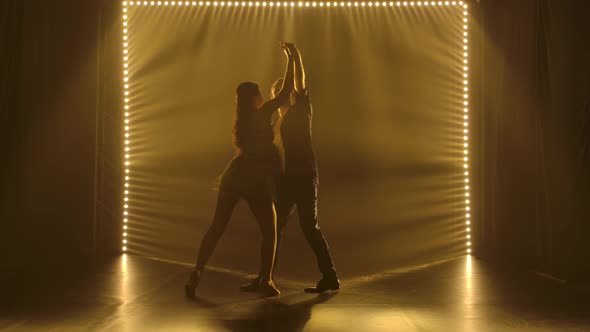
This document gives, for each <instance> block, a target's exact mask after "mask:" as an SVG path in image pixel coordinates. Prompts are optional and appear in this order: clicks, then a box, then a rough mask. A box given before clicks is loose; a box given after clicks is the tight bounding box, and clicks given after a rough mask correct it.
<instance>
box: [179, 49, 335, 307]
mask: <svg viewBox="0 0 590 332" xmlns="http://www.w3.org/2000/svg"><path fill="white" fill-rule="evenodd" d="M280 46H281V49H282V50H283V52H284V53H285V55H286V56H287V66H286V69H285V74H284V78H280V79H278V80H277V81H276V82H275V83H274V84H273V86H272V89H271V99H270V100H267V101H266V102H265V101H264V100H263V97H262V94H261V93H260V89H259V88H258V85H257V84H256V83H252V82H244V83H241V84H240V85H238V87H237V89H236V115H235V124H234V129H233V134H234V145H235V147H236V156H235V157H234V158H233V159H232V160H231V162H230V163H229V165H228V166H227V167H226V169H225V171H224V172H223V175H222V176H221V180H220V186H219V193H218V197H217V206H216V208H215V214H214V217H213V222H212V224H211V226H210V227H209V229H208V230H207V232H206V233H205V236H204V237H203V240H202V241H201V246H200V248H199V253H198V257H197V264H196V266H195V269H194V270H193V271H192V272H191V273H190V275H189V280H188V282H187V284H186V285H185V292H186V295H187V296H188V297H190V298H193V297H194V296H195V289H196V287H197V286H198V284H199V281H200V280H201V276H202V274H203V270H204V268H205V265H206V264H207V262H208V260H209V258H210V257H211V255H212V253H213V250H214V249H215V247H216V245H217V243H218V242H219V239H220V238H221V235H222V234H223V233H224V231H225V229H226V227H227V224H228V223H229V220H230V218H231V215H232V212H233V209H234V207H235V205H236V203H237V202H238V201H239V200H240V199H242V198H243V199H244V200H246V202H247V203H248V205H249V207H250V210H251V211H252V213H253V214H254V216H255V217H256V219H257V221H258V224H259V225H260V230H261V233H262V246H261V252H260V255H261V261H260V272H259V274H258V277H256V278H254V279H253V280H251V281H250V282H249V283H248V284H246V285H243V286H241V287H240V290H242V291H246V292H258V293H260V294H263V295H264V296H276V295H279V294H280V291H279V290H278V288H277V287H276V285H275V284H274V282H273V271H274V267H275V265H276V257H278V252H279V250H278V249H279V247H280V242H281V235H282V231H283V229H284V227H285V225H286V224H287V220H288V218H289V216H290V215H291V214H292V212H293V210H294V209H295V207H297V210H298V214H299V224H300V226H301V230H302V231H303V234H304V235H305V238H306V239H307V242H308V243H309V245H310V246H311V248H312V249H313V252H314V253H315V255H316V257H317V263H318V267H319V270H320V272H321V273H322V278H321V279H320V281H319V282H318V283H317V284H316V285H315V286H314V287H310V288H306V289H305V290H304V291H305V292H308V293H322V292H325V291H328V290H336V289H339V288H340V282H339V280H338V277H337V274H336V270H335V269H334V263H333V262H332V257H331V255H330V250H329V248H328V244H327V242H326V240H325V239H324V237H323V235H322V232H321V231H320V227H319V226H318V218H317V204H318V200H317V191H318V172H317V164H316V158H315V153H314V150H313V146H312V141H311V123H312V108H311V104H310V99H309V94H308V92H307V89H306V86H305V72H304V69H303V63H302V60H301V54H300V53H299V50H298V49H297V48H296V47H295V44H293V43H285V42H283V43H281V44H280ZM275 112H278V113H277V117H276V121H275V122H274V125H273V124H272V123H271V119H272V117H273V114H274V113H275Z"/></svg>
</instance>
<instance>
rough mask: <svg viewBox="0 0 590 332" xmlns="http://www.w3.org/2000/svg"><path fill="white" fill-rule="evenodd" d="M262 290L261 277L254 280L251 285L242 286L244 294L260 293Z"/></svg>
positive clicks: (241, 289)
mask: <svg viewBox="0 0 590 332" xmlns="http://www.w3.org/2000/svg"><path fill="white" fill-rule="evenodd" d="M259 290H260V277H256V278H254V279H252V280H251V281H250V282H249V283H247V284H245V285H242V286H240V291H242V292H258V291H259Z"/></svg>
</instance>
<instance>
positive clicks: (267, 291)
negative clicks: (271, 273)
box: [258, 280, 281, 297]
mask: <svg viewBox="0 0 590 332" xmlns="http://www.w3.org/2000/svg"><path fill="white" fill-rule="evenodd" d="M259 285H260V286H259V289H258V292H260V293H261V294H262V295H264V296H267V297H270V296H277V295H279V294H281V291H279V289H278V288H277V287H276V286H275V284H274V283H273V282H272V280H260V283H259Z"/></svg>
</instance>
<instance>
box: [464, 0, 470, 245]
mask: <svg viewBox="0 0 590 332" xmlns="http://www.w3.org/2000/svg"><path fill="white" fill-rule="evenodd" d="M465 9H467V5H465ZM468 14H469V13H468V12H467V10H465V11H464V12H463V113H464V114H463V120H464V122H463V169H464V172H465V173H464V175H465V225H466V228H465V234H466V235H465V237H466V239H467V241H466V247H467V248H466V251H467V254H471V206H470V204H471V197H470V196H471V194H470V193H469V190H470V182H469V72H468V71H469V65H468V63H469V59H468V58H469V52H468V51H469V45H468V44H469V39H468V36H469V32H468V28H469V26H468V24H467V23H468V19H467V16H468Z"/></svg>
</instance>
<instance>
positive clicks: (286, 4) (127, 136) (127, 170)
mask: <svg viewBox="0 0 590 332" xmlns="http://www.w3.org/2000/svg"><path fill="white" fill-rule="evenodd" d="M134 6H135V7H145V6H151V7H166V6H177V7H189V6H192V7H197V6H198V7H203V6H206V7H209V6H212V7H254V8H256V7H269V8H272V7H274V8H281V7H283V8H292V7H301V8H310V7H311V8H316V7H320V8H321V7H325V8H330V7H346V8H348V7H424V8H427V7H431V8H432V7H437V6H456V7H458V8H459V9H461V8H463V14H462V19H463V24H462V36H461V38H462V39H463V42H462V47H463V58H462V61H463V68H462V75H463V88H462V91H463V96H462V97H463V98H462V100H463V106H464V107H463V116H462V118H463V120H464V121H463V129H462V133H463V135H462V136H463V143H462V144H463V145H462V146H463V154H462V156H463V159H462V160H463V169H464V173H463V175H464V181H465V187H464V189H465V192H464V193H465V219H464V220H465V225H466V228H465V233H464V234H465V238H466V243H465V245H466V250H465V251H466V253H467V254H468V255H469V254H471V252H472V250H471V247H472V236H471V227H472V219H471V217H472V216H471V213H472V209H471V199H472V198H471V193H470V190H471V181H470V173H469V100H470V98H469V10H468V8H469V6H468V4H467V2H466V1H297V2H295V1H274V2H273V1H251V0H249V1H244V0H242V1H217V0H215V1H210V0H209V1H202V0H201V1H161V0H159V1H152V0H150V1H145V0H144V1H122V15H121V16H122V34H121V36H122V40H123V102H124V103H123V115H124V118H123V121H124V126H123V128H124V139H123V146H124V149H123V150H124V155H123V157H124V169H123V170H124V179H125V181H124V183H123V190H124V191H123V192H124V195H123V227H122V234H121V235H122V246H121V251H122V252H123V253H126V252H127V251H128V249H129V248H128V233H129V203H130V201H129V195H130V186H131V184H130V183H131V174H132V172H131V166H132V163H131V160H132V158H131V152H132V150H133V149H132V145H131V117H130V112H129V111H130V105H129V100H130V91H129V75H130V74H129V31H128V30H129V21H128V18H129V17H128V16H129V8H130V7H134Z"/></svg>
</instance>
